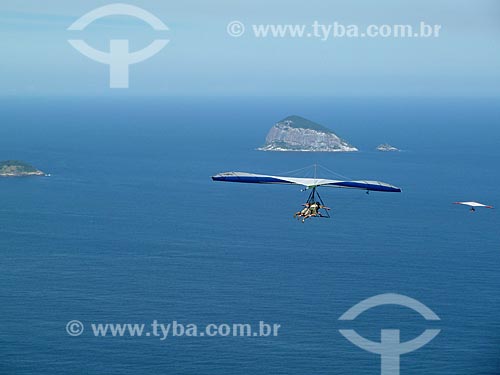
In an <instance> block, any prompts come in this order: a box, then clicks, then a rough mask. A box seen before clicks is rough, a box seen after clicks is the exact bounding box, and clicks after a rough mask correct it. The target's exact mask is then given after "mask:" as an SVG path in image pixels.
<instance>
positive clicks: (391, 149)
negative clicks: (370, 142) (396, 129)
mask: <svg viewBox="0 0 500 375" xmlns="http://www.w3.org/2000/svg"><path fill="white" fill-rule="evenodd" d="M377 150H378V151H383V152H394V151H399V149H398V148H396V147H394V146H391V145H390V144H388V143H384V144H381V145H379V146H378V147H377Z"/></svg>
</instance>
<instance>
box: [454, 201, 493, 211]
mask: <svg viewBox="0 0 500 375" xmlns="http://www.w3.org/2000/svg"><path fill="white" fill-rule="evenodd" d="M455 204H461V205H463V206H468V207H470V210H471V211H472V212H474V211H476V207H484V208H493V206H487V205H486V204H482V203H478V202H455Z"/></svg>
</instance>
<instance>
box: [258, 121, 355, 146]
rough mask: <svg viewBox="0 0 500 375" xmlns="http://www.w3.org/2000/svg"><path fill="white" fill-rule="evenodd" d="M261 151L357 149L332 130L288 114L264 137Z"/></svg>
mask: <svg viewBox="0 0 500 375" xmlns="http://www.w3.org/2000/svg"><path fill="white" fill-rule="evenodd" d="M259 150H262V151H309V152H311V151H312V152H353V151H358V149H357V148H356V147H354V146H352V145H350V144H349V143H348V142H347V141H345V140H343V139H342V138H340V137H339V136H337V135H336V134H335V133H334V132H333V131H331V130H330V129H328V128H326V127H324V126H323V125H320V124H317V123H315V122H312V121H310V120H307V119H305V118H303V117H300V116H288V117H287V118H285V119H283V120H281V121H280V122H278V123H276V124H275V125H274V126H273V127H272V128H271V130H270V131H269V133H268V135H267V137H266V144H265V145H264V146H262V147H261V148H259Z"/></svg>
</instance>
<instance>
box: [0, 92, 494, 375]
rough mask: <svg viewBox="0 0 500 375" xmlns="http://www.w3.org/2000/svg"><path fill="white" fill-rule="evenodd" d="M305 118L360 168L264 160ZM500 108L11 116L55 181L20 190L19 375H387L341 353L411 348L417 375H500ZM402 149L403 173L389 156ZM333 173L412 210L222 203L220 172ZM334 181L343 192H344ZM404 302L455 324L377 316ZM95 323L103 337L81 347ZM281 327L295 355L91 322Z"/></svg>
mask: <svg viewBox="0 0 500 375" xmlns="http://www.w3.org/2000/svg"><path fill="white" fill-rule="evenodd" d="M290 114H298V115H302V116H304V117H307V118H310V119H312V120H314V121H317V122H319V123H322V124H325V125H327V126H329V127H331V128H333V129H334V130H335V131H336V132H338V133H339V134H340V135H341V136H343V137H344V138H346V139H348V140H349V141H350V142H351V143H353V144H354V145H356V146H358V147H359V148H360V149H361V150H362V151H361V152H359V153H349V154H329V153H325V154H323V153H321V154H310V153H264V152H258V151H256V150H255V148H256V147H258V146H259V145H261V144H262V143H263V140H264V137H265V135H266V132H267V130H268V128H269V127H270V126H271V125H272V124H273V123H274V122H276V121H277V120H280V119H281V118H283V117H285V116H287V115H290ZM499 120H500V106H499V105H498V101H495V100H492V99H370V98H365V99H337V98H335V99H324V98H323V99H319V98H293V99H277V98H248V99H234V98H219V99H205V98H177V99H173V98H115V99H109V98H108V99H102V98H64V99H62V98H61V99H57V98H49V99H24V100H21V99H8V100H3V102H2V104H1V106H0V124H1V125H0V159H21V160H26V161H29V162H31V163H33V164H34V165H36V166H37V167H39V168H41V169H43V170H44V171H46V172H49V173H51V175H52V176H51V177H49V178H22V179H2V180H0V202H1V203H0V256H1V261H0V374H13V375H17V374H51V375H57V374H92V375H94V374H107V375H113V374H120V375H122V374H144V375H149V374H160V373H165V374H186V375H187V374H197V375H202V374H207V375H208V374H216V375H220V374H231V375H238V374H239V375H247V374H252V375H254V374H287V375H293V374H297V375H299V374H300V375H303V374H376V373H379V372H380V357H379V356H377V355H375V354H370V353H367V352H364V351H363V350H361V349H359V348H357V347H355V346H354V345H352V344H351V343H350V342H348V341H347V340H346V339H345V338H343V337H342V336H341V335H340V333H339V332H338V330H339V329H342V328H354V329H356V330H357V331H358V332H359V333H360V334H361V335H363V336H365V337H367V338H369V339H370V340H374V341H376V340H379V338H380V330H381V329H384V328H386V329H387V328H392V329H401V335H402V340H404V341H406V340H410V339H413V338H414V337H416V336H418V335H419V334H420V333H421V332H423V331H424V330H425V329H427V328H438V329H441V330H442V331H441V333H440V335H439V336H438V337H437V338H436V339H434V340H433V341H432V342H431V343H429V344H428V345H427V346H425V347H423V348H421V349H420V350H418V351H416V352H413V353H411V354H407V355H404V356H403V357H402V359H401V373H403V374H450V375H451V374H453V375H459V374H467V375H470V374H499V373H500V313H499V312H500V293H499V290H500V271H499V265H500V238H499V231H500V226H499V224H500V219H499V215H498V212H497V211H495V210H481V211H478V212H476V213H474V214H471V213H469V212H468V211H467V208H465V207H459V206H456V205H453V204H452V202H454V201H458V200H478V201H484V202H485V203H489V204H493V205H497V206H500V201H499V196H498V187H499V186H500V176H499V174H498V163H499V162H500V149H499V147H498V145H499V144H500V131H499V129H498V123H499ZM384 142H389V143H391V144H394V145H396V146H398V147H400V148H402V149H404V150H405V151H404V152H400V153H379V152H376V151H374V148H375V147H376V146H377V145H378V144H380V143H384ZM314 163H318V164H321V165H323V166H325V167H327V168H329V169H331V170H334V171H335V172H337V173H340V174H342V175H346V176H349V177H350V178H353V179H376V180H382V181H386V182H389V183H392V184H394V185H397V186H400V187H402V188H403V193H401V194H384V193H378V194H377V193H373V194H370V195H366V194H365V193H364V192H360V191H354V190H337V189H332V190H325V191H323V192H322V197H323V199H324V200H325V201H326V203H327V204H328V205H329V206H331V207H332V208H333V217H332V219H330V220H322V219H319V220H311V221H310V222H307V223H306V224H302V223H299V222H298V221H296V220H294V219H293V218H292V214H293V212H295V211H296V210H297V209H298V208H299V207H300V204H301V203H303V201H304V200H305V199H306V195H307V193H306V192H301V191H300V188H298V187H293V186H264V185H261V186H256V185H243V184H241V185H240V184H223V183H215V182H212V181H211V180H210V178H209V177H210V176H211V175H213V174H215V173H217V172H222V171H230V170H239V171H250V172H259V173H272V174H278V173H283V172H286V171H291V170H295V169H298V168H302V167H304V166H308V165H312V164H314ZM325 177H327V178H332V177H334V176H331V175H326V172H325ZM381 293H400V294H403V295H407V296H410V297H413V298H415V299H417V300H419V301H421V302H422V303H424V304H425V305H427V306H428V307H429V308H431V309H432V310H433V311H434V312H435V313H436V314H437V315H439V317H440V318H441V320H440V321H439V322H428V321H425V320H424V319H423V318H422V317H421V316H419V315H418V314H417V313H415V312H414V311H411V310H408V309H405V308H401V307H397V306H386V307H380V308H377V309H373V310H370V311H367V312H365V313H364V314H363V315H361V316H360V317H359V318H358V319H357V320H356V321H354V322H340V321H339V320H338V318H339V317H340V316H341V315H342V314H343V313H344V312H345V311H346V310H348V309H349V308H350V307H351V306H353V305H355V304H356V303H358V302H359V301H361V300H363V299H365V298H368V297H371V296H374V295H378V294H381ZM73 319H77V320H80V321H82V322H83V323H84V325H85V327H86V330H85V331H84V333H83V334H82V335H81V336H80V337H70V336H69V335H68V334H67V333H66V329H65V326H66V323H67V322H68V321H70V320H73ZM155 319H156V320H158V321H159V322H163V323H168V322H171V321H174V320H176V321H178V322H182V323H186V324H188V323H196V324H199V325H200V326H203V325H204V324H208V323H230V324H232V323H251V324H258V322H259V321H265V322H268V323H277V324H280V325H281V329H280V334H279V336H277V337H266V338H264V337H214V338H211V337H204V338H201V337H197V338H194V337H169V338H168V339H166V340H165V341H160V340H159V339H158V338H155V337H140V338H139V337H133V338H131V337H106V338H102V337H94V336H93V335H92V332H91V329H90V326H89V325H90V324H91V323H146V324H149V323H150V322H152V321H153V320H155Z"/></svg>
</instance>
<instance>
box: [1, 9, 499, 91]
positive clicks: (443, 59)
mask: <svg viewBox="0 0 500 375" xmlns="http://www.w3.org/2000/svg"><path fill="white" fill-rule="evenodd" d="M112 3H113V2H112V1H103V0H86V1H76V0H45V1H43V2H42V1H39V0H17V1H12V2H7V1H2V2H1V3H0V38H1V42H2V49H3V50H2V59H1V62H0V64H1V69H0V87H1V90H2V94H1V95H2V96H39V95H41V96H71V95H77V96H78V95H103V96H113V95H141V96H201V97H203V96H298V97H300V96H342V97H353V96H354V97H357V96H381V97H387V96H389V97H391V96H421V97H434V96H445V97H446V96H463V97H467V96H486V97H496V96H499V95H500V69H499V67H500V22H498V21H499V18H500V2H499V1H497V0H474V1H472V0H439V1H435V0H419V1H410V0H406V1H405V0H379V1H373V0H356V1H352V0H344V1H338V0H333V1H332V0H322V1H319V0H311V1H307V2H305V1H302V0H301V1H297V0H286V1H285V0H275V1H271V0H267V1H265V0H253V1H243V0H215V1H207V0H183V1H173V0H162V1H160V0H141V1H138V0H137V1H133V0H131V1H124V3H126V4H130V5H135V6H138V7H141V8H143V9H145V10H147V11H149V12H151V13H152V14H154V15H155V16H157V17H158V18H159V19H160V20H161V21H163V22H164V23H165V24H166V25H167V26H168V28H169V30H168V31H156V30H153V29H152V28H151V27H150V26H149V25H148V24H147V23H145V22H143V21H141V20H138V19H135V18H133V17H129V16H108V17H106V18H102V19H100V20H97V21H95V22H94V23H92V24H90V25H89V26H88V27H87V28H86V29H85V30H83V31H69V30H67V29H68V27H69V26H70V25H71V24H72V23H73V22H74V21H76V20H77V19H79V18H80V17H81V16H82V15H84V14H85V13H87V12H89V11H91V10H93V9H95V8H98V7H101V6H104V5H108V4H112ZM232 21H239V22H242V23H243V24H244V25H245V34H244V35H242V36H241V37H233V36H230V35H229V34H228V32H227V25H228V23H230V22H232ZM314 21H317V22H318V23H321V24H324V25H329V24H334V23H335V22H337V23H339V24H342V25H351V24H352V25H358V27H360V29H361V30H364V29H365V28H366V27H367V26H368V25H371V24H375V25H383V24H388V25H393V24H410V25H412V26H414V27H415V28H416V27H418V26H419V24H420V22H422V21H423V22H425V23H427V24H430V25H435V24H437V25H441V31H440V36H439V37H438V38H406V39H402V38H380V37H379V38H329V39H328V40H326V41H321V40H319V38H308V37H303V38H291V37H285V38H270V37H268V38H257V37H255V36H254V35H253V34H252V32H253V30H252V25H266V24H298V25H307V27H310V25H312V24H313V22H314ZM307 30H309V31H310V29H309V28H308V29H307ZM68 39H83V40H85V42H87V43H88V44H89V45H91V46H92V47H93V48H96V49H99V50H102V51H104V52H107V51H109V43H110V40H111V39H128V40H129V41H130V48H131V50H133V51H136V50H140V49H142V48H144V47H146V46H147V45H149V44H150V43H151V42H152V41H153V40H155V39H168V40H169V44H168V45H167V46H166V47H165V48H164V49H163V50H162V51H160V52H159V53H158V54H157V55H155V56H153V57H151V58H150V59H148V60H146V61H144V62H141V63H138V64H136V65H133V66H131V67H130V82H129V88H128V89H111V88H110V87H109V74H110V71H109V66H108V65H105V64H101V63H98V62H95V61H92V60H90V59H89V58H87V57H85V56H83V55H82V54H80V53H79V52H78V51H76V50H75V49H74V48H73V47H72V46H71V45H70V44H69V43H68Z"/></svg>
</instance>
